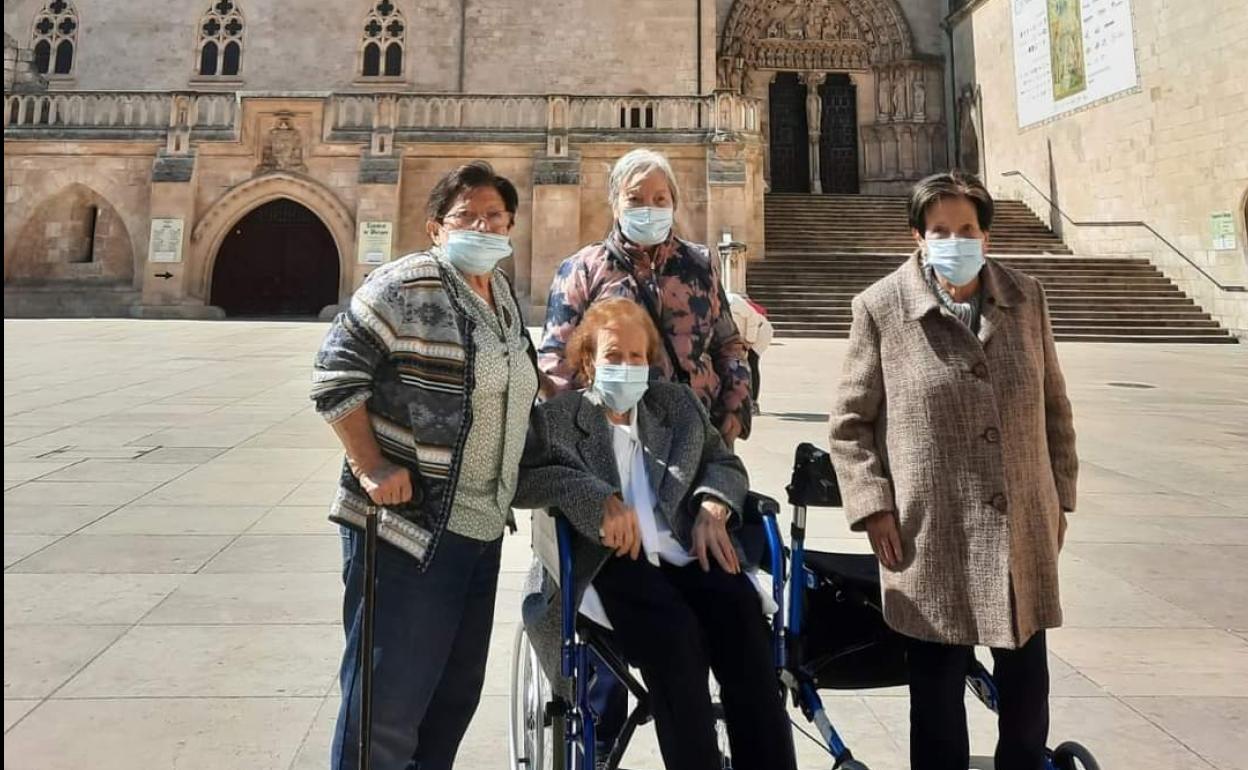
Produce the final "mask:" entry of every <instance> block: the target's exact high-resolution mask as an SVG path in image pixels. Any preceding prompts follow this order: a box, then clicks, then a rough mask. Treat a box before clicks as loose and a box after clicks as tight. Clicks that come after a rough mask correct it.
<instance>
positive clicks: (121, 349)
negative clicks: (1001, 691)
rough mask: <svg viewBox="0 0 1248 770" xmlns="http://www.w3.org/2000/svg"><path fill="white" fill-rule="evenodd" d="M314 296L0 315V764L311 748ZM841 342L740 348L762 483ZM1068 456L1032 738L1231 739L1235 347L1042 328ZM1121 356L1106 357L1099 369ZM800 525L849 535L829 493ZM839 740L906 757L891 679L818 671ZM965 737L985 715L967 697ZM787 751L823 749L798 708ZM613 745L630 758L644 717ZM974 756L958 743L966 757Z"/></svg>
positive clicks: (811, 758)
mask: <svg viewBox="0 0 1248 770" xmlns="http://www.w3.org/2000/svg"><path fill="white" fill-rule="evenodd" d="M323 331H324V326H323V325H320V324H300V323H263V322H256V323H224V322H222V323H194V322H138V321H31V322H22V321H6V322H5V325H4V335H5V344H4V365H5V369H4V376H5V380H4V412H5V418H4V444H5V449H4V452H5V456H4V485H5V486H4V489H5V492H4V564H5V573H4V589H5V591H4V728H5V740H4V765H5V767H6V768H10V769H12V770H24V769H31V770H56V769H59V768H66V769H67V770H82V769H83V768H92V769H93V770H112V769H113V768H116V769H118V770H121V769H124V770H136V769H137V768H143V769H144V770H149V769H150V770H163V769H164V768H177V770H192V769H198V768H205V769H210V770H223V769H231V770H232V769H234V768H239V769H240V770H252V769H253V768H255V769H260V768H283V769H285V768H298V769H299V770H304V769H308V768H324V767H326V766H327V747H328V743H329V735H330V730H331V727H332V724H333V718H334V714H335V712H336V709H337V695H336V692H335V690H336V685H335V672H336V668H337V664H338V657H339V653H340V649H341V645H342V634H341V630H340V627H339V625H338V623H339V598H340V590H341V585H340V572H339V567H340V558H341V557H340V550H339V539H338V536H337V534H336V531H335V530H334V528H333V527H332V526H331V525H330V524H329V523H328V522H327V521H326V520H325V510H326V506H327V504H328V501H329V499H330V496H331V494H332V492H333V489H334V479H335V474H336V472H337V469H338V463H339V453H338V451H337V450H336V449H335V440H334V437H333V435H332V433H331V432H330V431H329V429H328V428H327V427H326V426H325V425H324V424H323V423H322V422H321V420H320V419H319V418H318V417H317V416H316V415H315V414H314V413H313V412H312V410H311V405H310V403H309V401H308V400H307V384H308V372H309V366H310V363H311V360H312V354H313V351H314V350H315V349H316V347H317V345H318V343H319V341H320V337H321V335H322V333H323ZM843 350H844V343H843V342H839V341H810V342H805V341H792V342H786V343H784V344H782V345H777V346H776V347H775V348H773V350H772V352H769V353H768V355H767V357H766V358H765V359H764V383H763V389H764V391H763V398H762V403H763V408H764V416H763V417H761V418H760V419H759V420H758V421H757V424H756V431H755V436H754V438H753V439H752V440H751V441H749V442H748V443H746V444H745V445H744V446H743V449H742V454H743V456H744V457H745V459H746V461H747V464H748V465H749V467H750V469H751V471H752V473H753V474H754V477H755V487H756V488H758V489H760V490H763V491H766V492H769V493H771V494H779V493H780V490H781V488H782V485H783V481H784V478H785V472H786V469H787V465H788V462H789V460H790V457H791V453H792V448H793V446H794V445H795V444H796V443H797V442H799V441H802V440H812V441H817V442H821V443H822V442H824V441H826V430H825V426H824V423H825V419H826V417H825V410H826V409H827V406H828V404H829V399H830V392H831V389H832V387H833V385H834V383H835V381H836V376H837V372H838V371H839V366H840V358H841V355H842V353H843ZM1061 354H1062V357H1063V362H1064V364H1065V367H1066V371H1067V377H1068V379H1069V381H1070V391H1071V397H1072V399H1073V401H1074V404H1075V409H1076V420H1077V422H1076V425H1077V428H1078V431H1079V448H1080V454H1081V456H1082V461H1083V462H1082V471H1081V474H1080V504H1079V512H1078V513H1077V514H1076V515H1074V516H1073V517H1072V519H1071V528H1070V534H1069V537H1068V544H1067V548H1066V553H1065V555H1064V558H1063V564H1062V568H1063V595H1064V599H1065V607H1066V619H1067V626H1066V627H1065V628H1063V629H1062V630H1060V631H1057V632H1055V633H1053V634H1052V635H1051V637H1050V646H1051V649H1052V653H1053V655H1052V672H1053V695H1054V697H1053V731H1052V735H1053V738H1054V741H1055V742H1056V741H1060V740H1062V739H1067V738H1077V739H1079V740H1081V741H1083V742H1085V743H1087V744H1088V745H1089V746H1090V747H1092V748H1093V749H1094V750H1095V752H1096V753H1097V755H1098V756H1099V757H1100V758H1101V762H1102V765H1103V766H1104V767H1105V768H1107V769H1110V770H1112V769H1114V768H1117V769H1118V770H1126V769H1130V770H1154V769H1156V770H1160V769H1163V768H1166V769H1169V768H1173V769H1175V770H1178V769H1180V768H1182V769H1183V770H1189V769H1190V768H1211V767H1214V768H1221V769H1222V770H1230V769H1231V768H1246V767H1248V602H1245V601H1244V596H1245V595H1248V354H1245V351H1244V350H1243V349H1242V348H1240V347H1238V346H1236V347H1229V348H1223V347H1201V346H1189V347H1159V346H1132V345H1119V346H1108V345H1091V344H1086V345H1066V346H1063V347H1061ZM1111 383H1119V384H1121V385H1125V386H1126V387H1122V386H1119V385H1113V384H1111ZM812 528H813V532H814V533H815V534H816V535H817V537H816V538H815V539H814V546H815V547H816V548H824V549H852V550H863V549H864V548H865V547H866V544H865V540H863V539H862V538H859V537H857V536H850V535H849V533H848V531H847V529H846V527H845V524H844V522H843V519H842V518H841V516H840V513H839V512H837V511H831V512H816V513H815V515H814V518H813V524H812ZM528 560H529V554H528V542H527V535H526V534H525V531H524V530H523V529H522V531H521V533H520V534H519V535H518V536H514V537H511V538H509V539H508V541H507V545H506V548H505V549H504V556H503V561H504V565H503V569H504V570H505V571H506V572H505V574H504V576H503V580H502V583H501V585H502V589H501V590H500V594H499V600H498V612H497V621H496V628H495V636H494V644H493V651H492V657H491V660H490V672H489V678H488V683H487V685H486V691H485V697H484V700H483V703H482V706H481V709H480V711H479V713H478V716H477V719H476V721H475V722H474V724H473V726H472V729H471V731H470V733H469V735H468V738H467V741H466V745H465V747H464V750H463V752H462V753H461V758H462V761H461V763H460V766H461V767H464V768H487V769H488V768H501V767H503V766H505V764H506V761H507V749H506V733H507V727H506V714H507V691H508V665H509V660H508V657H509V654H510V652H509V650H510V644H511V640H512V635H513V633H514V629H515V622H516V619H517V616H518V599H519V593H518V589H519V586H520V583H521V577H522V573H523V570H524V569H525V568H526V567H527V565H528ZM827 702H828V704H829V708H830V712H831V714H832V716H833V719H834V721H835V722H836V724H837V725H838V726H839V728H840V729H841V731H842V733H843V735H844V737H845V738H846V740H847V741H848V742H849V743H850V745H851V746H852V747H853V748H854V749H855V753H856V754H857V755H858V756H859V757H860V758H861V759H863V760H865V761H866V762H867V763H869V764H870V765H871V767H872V768H874V769H875V770H900V769H901V768H903V767H904V765H905V762H904V757H905V752H906V749H905V744H906V730H907V728H906V715H907V701H906V698H905V693H904V691H903V690H889V691H878V692H873V693H844V694H840V695H833V696H831V697H828V698H827ZM970 713H971V715H972V725H973V741H972V746H973V751H974V753H975V754H977V755H979V756H981V757H982V756H985V755H990V754H991V750H992V742H991V741H992V738H991V736H992V722H991V720H990V719H989V716H988V714H987V712H986V711H984V710H983V709H982V708H980V707H979V706H978V705H977V704H972V705H971V707H970ZM798 740H799V746H800V747H801V748H800V751H801V754H802V756H803V757H804V762H803V764H802V767H803V768H816V767H823V768H826V767H827V766H828V764H829V763H828V762H826V760H821V759H820V757H819V752H818V750H817V749H815V748H814V747H813V746H811V745H810V744H809V743H807V742H805V739H803V738H801V737H800V736H799V738H798ZM627 764H628V766H629V767H638V766H642V767H657V766H658V762H657V754H656V752H655V749H654V743H653V740H652V735H651V734H650V733H649V732H647V733H645V734H643V735H642V736H641V737H640V739H639V741H638V743H637V745H636V749H635V751H633V752H632V753H631V754H630V756H629V759H628V762H627ZM988 766H990V761H989V760H987V759H982V760H979V761H978V762H977V767H988Z"/></svg>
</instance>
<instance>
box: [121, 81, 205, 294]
mask: <svg viewBox="0 0 1248 770" xmlns="http://www.w3.org/2000/svg"><path fill="white" fill-rule="evenodd" d="M194 110H195V103H194V98H193V97H190V96H187V95H182V94H179V95H175V96H174V99H173V109H172V111H171V115H170V116H169V131H168V134H167V135H166V138H165V148H164V149H163V150H160V151H158V152H157V154H156V161H155V162H154V163H153V164H152V196H151V207H150V209H149V213H150V219H149V221H148V227H149V229H148V232H147V234H146V235H147V236H148V237H147V240H146V241H145V243H146V244H147V253H145V254H143V255H142V259H141V260H140V261H139V264H140V265H141V268H140V270H141V274H140V276H139V277H138V284H139V287H140V288H141V292H142V296H141V299H140V305H139V306H138V307H136V308H135V309H134V313H135V315H136V316H138V317H140V318H224V317H225V314H224V313H222V312H221V310H220V309H219V308H214V307H212V306H210V305H208V304H207V303H208V299H209V298H208V297H203V298H202V300H201V299H196V298H193V297H192V296H191V290H192V287H191V286H190V278H189V275H188V273H189V272H190V270H189V269H188V267H189V264H188V260H189V259H190V256H191V231H192V230H193V229H194V227H195V223H196V219H195V185H196V176H195V175H196V170H197V168H198V164H197V163H196V162H195V152H194V151H193V150H192V149H191V146H190V131H191V128H190V127H191V123H192V118H193V113H194ZM152 220H161V222H160V223H159V224H161V225H166V224H173V225H174V226H175V227H176V226H177V225H178V223H180V226H181V229H182V241H181V244H180V251H178V252H177V253H178V255H179V256H178V258H177V261H160V262H153V261H152V258H153V257H154V256H155V257H157V258H162V259H169V258H171V249H172V248H173V247H174V244H173V243H170V242H169V241H168V240H165V241H164V242H163V243H161V244H159V246H160V252H159V253H156V250H155V249H154V248H153V247H154V246H155V245H156V244H153V243H152V242H151V232H152V230H151V224H152ZM165 220H173V222H166V221H165ZM161 231H162V233H163V234H164V237H165V238H167V237H168V234H169V233H170V232H176V230H171V229H169V228H165V227H161Z"/></svg>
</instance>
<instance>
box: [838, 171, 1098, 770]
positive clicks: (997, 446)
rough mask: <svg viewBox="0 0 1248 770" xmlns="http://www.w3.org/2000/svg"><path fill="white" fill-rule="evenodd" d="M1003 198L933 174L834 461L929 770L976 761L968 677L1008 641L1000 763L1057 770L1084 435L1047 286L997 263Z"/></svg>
mask: <svg viewBox="0 0 1248 770" xmlns="http://www.w3.org/2000/svg"><path fill="white" fill-rule="evenodd" d="M992 212H993V204H992V198H991V197H990V196H989V194H988V191H987V190H986V189H984V187H983V185H982V184H981V183H980V182H979V180H978V179H975V178H974V177H972V176H969V175H965V174H962V173H959V172H954V173H951V174H940V175H936V176H933V177H930V178H928V179H925V180H924V181H922V182H920V183H919V184H918V186H917V187H916V188H915V190H914V193H913V195H912V197H911V202H910V225H911V227H912V229H913V234H914V237H915V240H916V241H917V242H918V244H919V251H918V252H917V253H916V254H915V255H914V257H912V258H911V259H910V260H909V261H908V262H906V263H905V264H904V265H902V266H901V267H900V268H899V269H898V270H897V271H896V272H894V273H892V274H891V275H889V276H887V277H886V278H884V279H882V280H880V281H879V282H878V283H876V284H875V285H874V286H872V287H870V288H869V289H867V290H866V291H865V292H863V293H862V294H861V295H859V296H858V297H856V298H855V299H854V302H853V313H854V320H853V327H852V331H851V333H850V343H849V351H848V353H847V357H846V361H845V370H844V376H843V379H842V382H841V386H840V390H839V393H838V395H837V398H836V403H835V406H834V408H833V414H832V424H831V436H832V456H833V463H834V465H835V467H836V473H837V477H838V478H839V480H840V483H841V487H842V490H843V493H844V498H845V510H846V513H847V515H848V517H849V524H850V527H851V528H852V529H854V530H856V531H862V530H864V529H865V530H866V531H867V532H868V534H869V536H870V539H871V546H872V549H873V550H874V551H875V553H876V555H877V556H878V557H879V559H880V564H881V582H882V585H883V592H884V616H885V619H886V620H887V622H888V623H889V625H890V626H891V627H892V628H893V629H895V630H896V631H898V632H900V633H902V634H904V635H905V636H907V637H908V638H909V640H910V644H909V649H908V652H909V655H908V657H909V664H910V695H911V707H910V708H911V711H910V736H911V737H910V751H911V767H912V768H914V770H938V769H939V770H944V769H946V768H947V769H949V770H953V769H954V768H957V770H965V768H966V766H967V762H968V753H969V748H968V742H967V730H966V713H965V710H964V707H963V693H964V678H965V674H966V670H967V669H966V667H967V664H968V661H969V659H970V656H971V654H972V648H973V646H975V645H985V646H988V647H990V648H992V653H993V657H994V659H995V664H996V666H995V679H996V681H997V684H998V686H999V688H1000V701H1001V702H1000V722H999V740H998V744H997V751H996V766H997V768H999V770H1041V768H1043V766H1044V745H1045V740H1046V738H1047V734H1048V686H1049V680H1048V668H1047V658H1046V652H1045V629H1047V628H1054V627H1056V626H1058V625H1060V624H1061V621H1062V613H1061V606H1060V603H1059V599H1058V579H1057V560H1058V552H1059V550H1060V549H1061V545H1062V541H1063V539H1064V536H1065V531H1066V513H1067V512H1069V511H1073V510H1074V507H1075V476H1076V471H1077V467H1078V461H1077V459H1076V456H1075V433H1074V428H1073V425H1072V417H1071V409H1070V402H1069V400H1068V399H1067V397H1066V384H1065V381H1064V379H1063V377H1062V372H1061V367H1060V366H1059V364H1058V360H1057V351H1056V348H1055V346H1054V343H1053V331H1052V328H1051V326H1050V321H1049V309H1048V304H1047V303H1046V301H1045V296H1044V290H1043V289H1042V288H1041V286H1040V283H1039V282H1038V281H1036V280H1035V279H1033V278H1030V277H1028V276H1026V275H1024V274H1022V273H1020V272H1018V271H1016V270H1012V269H1010V268H1008V267H1005V266H1004V265H1000V264H998V263H997V262H995V261H993V260H991V259H985V258H984V257H983V252H984V250H985V249H986V247H987V242H988V234H989V229H990V228H991V225H992Z"/></svg>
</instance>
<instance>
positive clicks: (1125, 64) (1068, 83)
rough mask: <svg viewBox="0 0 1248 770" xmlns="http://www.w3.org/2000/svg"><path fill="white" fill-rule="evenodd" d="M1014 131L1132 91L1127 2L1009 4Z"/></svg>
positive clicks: (1134, 77) (1134, 78) (1023, 0)
mask: <svg viewBox="0 0 1248 770" xmlns="http://www.w3.org/2000/svg"><path fill="white" fill-rule="evenodd" d="M1013 3H1014V4H1013V13H1014V87H1015V89H1016V91H1017V95H1018V125H1019V127H1020V128H1026V127H1027V126H1030V125H1034V124H1036V123H1040V122H1042V121H1045V120H1049V119H1050V118H1054V117H1057V116H1058V115H1062V114H1064V113H1067V112H1070V111H1071V110H1076V109H1079V108H1080V107H1086V106H1088V105H1089V104H1092V103H1094V102H1098V101H1101V100H1103V99H1107V98H1109V97H1111V96H1113V95H1115V94H1119V93H1122V92H1123V91H1128V90H1130V89H1132V88H1135V87H1136V85H1137V84H1138V83H1139V76H1138V72H1137V70H1136V66H1135V32H1134V29H1133V25H1132V21H1131V3H1130V0H1013Z"/></svg>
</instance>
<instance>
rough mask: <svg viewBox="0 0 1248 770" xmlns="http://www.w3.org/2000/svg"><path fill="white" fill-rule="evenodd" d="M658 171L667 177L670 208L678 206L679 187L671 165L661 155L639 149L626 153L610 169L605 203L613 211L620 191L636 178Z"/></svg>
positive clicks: (643, 148)
mask: <svg viewBox="0 0 1248 770" xmlns="http://www.w3.org/2000/svg"><path fill="white" fill-rule="evenodd" d="M655 169H658V170H659V171H662V172H663V176H665V177H667V186H668V188H669V189H670V190H671V191H672V208H676V207H677V206H678V205H679V204H680V187H679V186H678V185H677V184H676V172H675V171H672V164H671V163H670V162H669V161H668V159H667V157H666V156H664V155H663V154H662V153H658V152H655V151H654V150H651V149H648V148H645V147H639V148H637V149H636V150H632V151H630V152H628V153H626V154H625V155H624V156H623V157H622V158H620V159H619V160H617V161H616V162H615V165H614V166H613V167H612V168H611V176H610V177H609V178H608V179H607V202H608V203H610V204H611V207H612V208H613V209H614V208H615V204H616V201H617V200H618V199H619V197H620V190H622V189H624V186H625V185H627V184H628V183H629V182H631V181H632V180H633V179H634V178H636V177H637V176H648V175H649V174H650V172H652V171H654V170H655Z"/></svg>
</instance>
